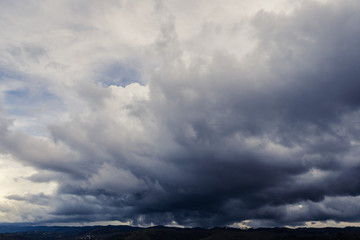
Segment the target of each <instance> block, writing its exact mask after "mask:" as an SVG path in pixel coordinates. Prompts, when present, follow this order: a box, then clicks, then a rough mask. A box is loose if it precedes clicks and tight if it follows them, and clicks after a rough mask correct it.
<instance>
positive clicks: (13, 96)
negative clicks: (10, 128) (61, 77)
mask: <svg viewBox="0 0 360 240" xmlns="http://www.w3.org/2000/svg"><path fill="white" fill-rule="evenodd" d="M3 103H4V105H5V109H6V110H7V113H8V114H9V115H13V116H14V115H15V116H22V115H34V114H38V113H39V111H44V110H51V109H52V108H53V107H55V108H59V106H61V105H62V103H61V100H60V99H59V98H58V97H57V96H56V95H54V94H52V93H50V92H48V91H46V90H44V89H36V90H31V89H26V88H24V89H14V90H9V91H5V92H4V94H3Z"/></svg>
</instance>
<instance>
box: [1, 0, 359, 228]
mask: <svg viewBox="0 0 360 240" xmlns="http://www.w3.org/2000/svg"><path fill="white" fill-rule="evenodd" d="M359 10H360V4H359V3H357V2H356V1H351V0H346V1H341V3H340V2H335V1H334V2H332V1H329V2H328V3H321V4H320V3H316V2H312V1H311V2H310V1H309V2H304V3H302V4H300V5H299V7H298V8H296V9H295V10H293V12H292V13H289V14H281V13H276V12H268V11H259V12H257V13H256V14H255V15H254V16H253V17H251V19H250V23H249V24H250V26H251V28H252V29H253V34H254V36H253V37H254V41H256V42H257V45H256V48H255V49H254V50H253V51H251V52H250V53H249V54H247V56H246V57H245V58H241V59H240V58H238V57H236V56H235V55H234V54H233V53H231V52H228V51H224V50H222V49H221V48H219V49H214V51H213V52H212V53H211V55H209V56H208V57H209V58H208V59H207V60H204V58H203V57H202V56H201V55H199V56H198V57H194V59H193V60H192V61H191V62H190V63H189V62H187V61H185V60H184V58H183V57H184V55H185V52H186V51H185V50H184V49H185V48H186V46H185V45H182V44H183V43H181V41H179V40H178V38H177V37H178V36H177V35H176V26H175V24H172V23H171V21H174V19H172V18H171V17H169V18H167V20H166V21H167V23H166V24H165V25H164V27H163V29H162V30H161V31H162V32H161V33H159V40H158V43H159V44H155V45H154V46H153V47H154V48H155V50H154V51H155V52H157V53H158V52H159V51H160V55H161V57H159V58H160V60H159V66H158V68H157V70H156V71H154V72H152V73H151V74H150V76H147V77H148V78H149V79H150V80H149V82H148V83H147V84H146V85H140V84H137V83H136V84H130V85H127V86H126V87H121V86H114V85H110V86H99V85H96V86H95V85H94V86H93V87H94V89H96V91H98V92H101V101H97V100H99V99H98V98H97V95H96V94H93V95H91V94H88V95H87V96H85V97H84V95H82V92H81V90H79V95H80V96H83V98H84V99H85V100H86V101H87V103H88V104H89V105H86V106H85V108H84V109H85V110H84V111H83V112H80V113H76V114H73V115H72V116H71V117H70V118H69V120H68V121H67V122H62V123H56V124H52V125H50V126H49V134H50V136H51V141H48V140H41V139H35V138H32V137H30V136H28V135H26V134H21V133H16V132H15V133H14V132H11V131H10V130H8V129H7V127H6V124H8V123H6V122H5V121H2V120H1V122H0V123H1V125H0V127H1V128H0V131H1V132H3V133H4V134H3V135H2V137H0V142H1V146H2V147H1V148H2V151H3V152H9V153H12V154H13V155H15V156H16V157H17V158H18V159H20V160H21V161H22V162H24V163H25V164H28V165H31V166H35V167H36V168H38V169H39V171H40V170H45V171H44V172H43V173H42V172H41V171H40V172H39V173H38V174H36V175H34V176H32V177H28V178H27V179H29V180H31V181H34V182H43V181H45V182H46V181H50V180H52V181H56V182H57V183H58V184H59V188H58V190H57V192H56V194H55V196H51V197H50V198H52V200H51V202H52V203H51V204H50V208H51V211H50V216H51V217H49V219H48V221H94V220H121V221H130V222H132V223H133V224H150V223H154V224H169V223H172V222H173V221H176V223H178V224H182V225H190V226H215V225H228V224H232V223H234V222H240V221H243V220H252V221H253V222H252V223H250V224H252V225H253V226H264V225H272V226H275V225H298V224H302V223H304V222H306V221H324V220H329V219H331V220H335V221H350V222H351V221H359V220H360V213H359V212H358V211H353V209H358V203H357V202H358V201H357V200H358V196H359V194H360V178H359V177H358V172H359V169H360V161H359V159H358V153H359V146H360V145H359V143H360V142H359V141H360V125H359V124H360V122H359V117H360V112H359V107H360V97H359V96H360V95H359V92H360V81H359V79H360V70H359V69H360V68H359V67H358V62H359V59H360V49H359V48H358V43H359V42H360V29H359V27H358V23H359V22H360V15H359V14H358V13H359ZM159 11H160V10H159ZM169 19H170V20H169ZM169 22H170V23H169ZM219 32H221V31H220V30H219ZM164 36H166V37H164ZM160 43H161V44H160ZM224 44H225V43H224ZM159 49H160V50H159ZM31 52H32V53H33V54H37V53H38V50H36V49H34V50H31ZM209 59H210V60H209ZM115 68H116V69H115V70H112V69H111V74H117V73H119V74H121V73H122V72H124V71H125V75H124V76H125V78H126V79H127V78H129V79H131V78H133V77H135V76H136V77H138V76H137V74H140V72H136V73H134V72H132V70H131V69H130V70H126V69H125V70H122V69H121V68H118V67H116V66H115ZM109 77H113V76H112V75H111V76H109ZM119 79H120V78H119ZM126 79H123V80H121V81H125V82H126V81H127V80H126ZM108 80H109V79H108V78H107V80H106V81H108ZM96 81H98V80H96ZM139 82H141V81H139ZM104 88H106V89H104ZM88 99H92V100H88ZM94 102H97V103H96V104H93V103H94ZM95 105H96V106H95ZM3 125H4V126H3ZM9 125H10V124H9ZM40 149H41V150H40ZM59 173H60V174H59ZM42 197H44V199H47V198H49V196H42V195H37V196H27V197H24V196H17V195H12V196H9V197H8V198H9V199H11V200H15V201H28V202H31V203H35V202H36V199H37V198H42ZM47 201H48V200H47ZM39 203H40V204H41V203H43V200H39Z"/></svg>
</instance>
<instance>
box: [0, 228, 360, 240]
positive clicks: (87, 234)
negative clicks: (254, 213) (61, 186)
mask: <svg viewBox="0 0 360 240" xmlns="http://www.w3.org/2000/svg"><path fill="white" fill-rule="evenodd" d="M0 231H1V232H3V233H1V234H0V240H35V239H36V240H50V239H51V240H290V239H291V240H338V239H344V240H345V239H346V240H355V239H360V228H356V227H348V228H297V229H289V228H260V229H246V230H242V229H235V228H212V229H202V228H185V229H182V228H170V227H163V226H157V227H151V228H138V227H130V226H92V227H43V226H37V227H29V226H0ZM4 231H7V232H6V233H4ZM16 231H17V232H16Z"/></svg>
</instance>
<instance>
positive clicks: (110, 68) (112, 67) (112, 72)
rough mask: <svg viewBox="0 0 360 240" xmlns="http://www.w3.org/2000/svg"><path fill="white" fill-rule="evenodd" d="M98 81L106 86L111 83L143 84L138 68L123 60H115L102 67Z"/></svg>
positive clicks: (118, 84)
mask: <svg viewBox="0 0 360 240" xmlns="http://www.w3.org/2000/svg"><path fill="white" fill-rule="evenodd" d="M96 82H97V83H100V84H101V85H103V86H105V87H108V86H110V85H116V86H121V87H125V86H127V85H129V84H131V83H139V84H142V81H141V73H140V71H139V70H138V68H137V67H136V66H134V65H131V64H125V63H122V62H114V63H111V64H108V65H106V66H104V67H103V68H102V69H100V70H99V72H98V76H97V78H96Z"/></svg>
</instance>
